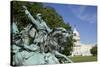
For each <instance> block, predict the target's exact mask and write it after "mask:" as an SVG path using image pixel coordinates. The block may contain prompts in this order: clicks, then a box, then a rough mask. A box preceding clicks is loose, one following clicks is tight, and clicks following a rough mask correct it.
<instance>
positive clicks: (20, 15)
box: [11, 1, 73, 55]
mask: <svg viewBox="0 0 100 67" xmlns="http://www.w3.org/2000/svg"><path fill="white" fill-rule="evenodd" d="M23 5H25V6H26V7H27V9H28V10H29V11H30V13H31V14H32V16H33V17H34V18H35V16H36V14H37V13H41V14H42V18H43V19H44V21H45V22H46V23H47V25H48V26H49V27H50V28H55V27H64V28H65V29H66V30H67V31H68V32H69V34H72V29H71V26H70V24H69V23H66V24H65V23H64V21H63V18H62V17H61V16H60V15H59V14H58V13H57V12H56V10H55V9H54V8H52V7H48V6H44V5H43V3H39V2H38V3H36V2H34V3H32V2H27V1H20V2H19V1H12V2H11V15H12V16H11V18H12V21H17V25H18V27H19V30H22V29H23V28H24V27H25V26H27V24H29V22H31V21H29V19H28V18H27V16H26V15H25V13H24V11H23V8H22V6H23ZM72 46H73V39H72V36H70V37H68V38H67V45H66V47H65V50H64V51H63V52H62V53H64V54H66V55H70V54H71V51H72Z"/></svg>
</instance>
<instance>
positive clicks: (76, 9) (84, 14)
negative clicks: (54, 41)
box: [68, 5, 97, 23]
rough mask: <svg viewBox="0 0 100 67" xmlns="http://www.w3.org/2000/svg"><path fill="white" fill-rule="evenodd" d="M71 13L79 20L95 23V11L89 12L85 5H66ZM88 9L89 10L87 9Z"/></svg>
mask: <svg viewBox="0 0 100 67" xmlns="http://www.w3.org/2000/svg"><path fill="white" fill-rule="evenodd" d="M68 8H69V9H70V10H71V11H72V13H73V14H74V15H75V16H76V17H77V18H78V19H80V20H81V21H84V22H89V23H95V22H96V20H97V15H96V13H90V12H88V11H87V10H88V9H89V8H87V6H77V5H76V6H68ZM89 11H90V10H89Z"/></svg>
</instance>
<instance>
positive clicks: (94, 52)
mask: <svg viewBox="0 0 100 67" xmlns="http://www.w3.org/2000/svg"><path fill="white" fill-rule="evenodd" d="M90 51H91V54H92V55H93V56H97V46H94V47H93V48H92V49H91V50H90Z"/></svg>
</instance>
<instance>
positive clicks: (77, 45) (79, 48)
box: [71, 28, 94, 56]
mask: <svg viewBox="0 0 100 67" xmlns="http://www.w3.org/2000/svg"><path fill="white" fill-rule="evenodd" d="M73 34H74V35H73V39H75V42H74V47H73V51H72V55H71V56H91V55H92V54H91V52H90V49H91V48H92V47H93V46H94V44H83V43H81V42H80V34H79V32H78V31H77V29H76V28H74V30H73Z"/></svg>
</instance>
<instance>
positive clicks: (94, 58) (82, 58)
mask: <svg viewBox="0 0 100 67" xmlns="http://www.w3.org/2000/svg"><path fill="white" fill-rule="evenodd" d="M70 59H71V60H72V61H73V62H92V61H97V56H74V57H70Z"/></svg>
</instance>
